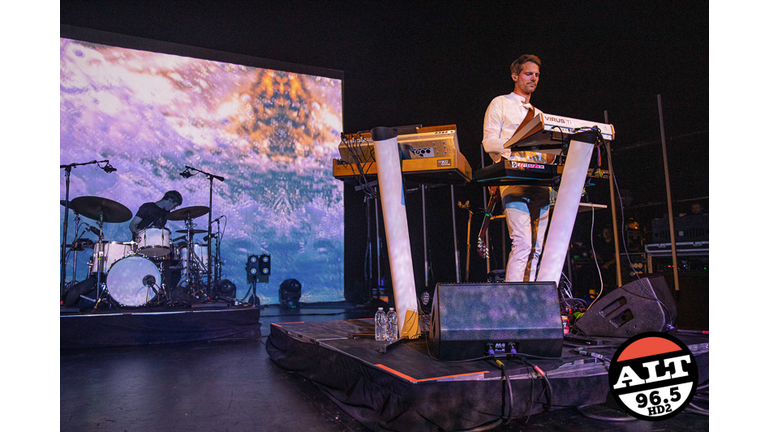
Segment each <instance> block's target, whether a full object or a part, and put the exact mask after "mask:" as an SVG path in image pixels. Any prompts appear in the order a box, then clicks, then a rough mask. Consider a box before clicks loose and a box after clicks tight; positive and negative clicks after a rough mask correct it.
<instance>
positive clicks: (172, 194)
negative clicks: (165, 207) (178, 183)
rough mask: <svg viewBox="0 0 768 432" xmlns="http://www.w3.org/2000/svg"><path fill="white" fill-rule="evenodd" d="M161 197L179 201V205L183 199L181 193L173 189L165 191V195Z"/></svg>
mask: <svg viewBox="0 0 768 432" xmlns="http://www.w3.org/2000/svg"><path fill="white" fill-rule="evenodd" d="M163 199H164V200H173V201H175V202H177V203H179V205H181V203H182V201H183V200H182V199H181V194H180V193H179V192H177V191H175V190H172V191H168V192H166V193H165V195H163Z"/></svg>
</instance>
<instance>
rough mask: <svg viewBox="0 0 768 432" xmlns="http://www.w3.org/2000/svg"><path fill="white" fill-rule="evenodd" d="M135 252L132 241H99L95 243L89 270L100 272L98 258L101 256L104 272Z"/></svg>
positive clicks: (92, 272) (93, 272)
mask: <svg viewBox="0 0 768 432" xmlns="http://www.w3.org/2000/svg"><path fill="white" fill-rule="evenodd" d="M132 252H133V249H132V248H131V243H123V242H100V243H99V242H97V243H94V244H93V256H92V257H91V262H89V263H88V272H89V273H91V274H95V273H97V272H98V258H99V257H101V262H102V264H101V269H102V271H101V272H102V273H106V272H107V270H109V268H110V267H112V264H114V263H115V262H117V261H118V260H120V259H121V258H124V257H127V256H128V255H130V254H131V253H132Z"/></svg>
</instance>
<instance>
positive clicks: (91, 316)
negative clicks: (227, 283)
mask: <svg viewBox="0 0 768 432" xmlns="http://www.w3.org/2000/svg"><path fill="white" fill-rule="evenodd" d="M259 316H260V309H259V307H256V306H250V305H245V306H229V305H228V304H227V303H201V304H198V305H193V306H191V307H188V308H185V309H164V308H160V307H157V308H149V307H140V308H123V309H116V310H105V311H101V310H97V311H88V310H85V312H81V310H79V309H62V312H61V315H60V319H59V324H60V332H61V339H60V343H61V349H73V348H101V347H115V346H130V345H152V344H164V343H179V342H199V341H213V340H227V339H255V340H260V339H261V324H260V322H259Z"/></svg>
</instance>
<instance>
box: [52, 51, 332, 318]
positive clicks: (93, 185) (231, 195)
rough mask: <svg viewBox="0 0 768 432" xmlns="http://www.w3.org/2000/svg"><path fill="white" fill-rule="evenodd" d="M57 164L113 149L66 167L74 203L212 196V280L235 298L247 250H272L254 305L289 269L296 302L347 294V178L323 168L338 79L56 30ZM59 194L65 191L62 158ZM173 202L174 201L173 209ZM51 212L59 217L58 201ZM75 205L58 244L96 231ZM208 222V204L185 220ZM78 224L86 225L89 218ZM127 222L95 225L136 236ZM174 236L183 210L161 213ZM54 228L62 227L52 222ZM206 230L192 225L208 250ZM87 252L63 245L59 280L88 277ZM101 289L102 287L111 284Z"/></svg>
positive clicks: (328, 160) (269, 297)
mask: <svg viewBox="0 0 768 432" xmlns="http://www.w3.org/2000/svg"><path fill="white" fill-rule="evenodd" d="M60 53H61V59H60V60H61V83H60V84H61V100H60V103H61V115H60V138H61V144H60V161H61V164H62V165H67V164H72V163H85V162H89V161H94V160H97V161H98V160H108V161H109V164H110V165H111V166H112V167H114V168H116V169H117V171H115V172H111V173H107V172H105V171H104V170H103V169H100V167H103V166H104V165H105V164H104V163H100V164H92V165H83V166H77V167H75V168H73V169H72V170H71V176H70V182H69V197H70V201H71V200H73V199H75V198H77V197H82V196H91V197H102V198H106V199H109V200H113V201H116V202H118V203H120V204H122V205H124V206H125V207H127V208H128V209H129V210H130V211H131V212H132V213H133V214H134V215H135V213H136V211H137V210H138V208H139V206H141V204H142V203H145V202H155V201H158V200H160V199H161V198H162V196H163V194H164V193H165V192H166V191H169V190H177V191H179V192H180V193H181V194H182V196H183V200H184V202H183V204H182V205H181V206H180V207H178V208H186V207H191V206H206V207H207V206H209V194H210V193H211V181H210V179H209V177H207V176H206V175H204V174H200V173H199V172H196V171H194V170H193V171H192V173H193V174H195V175H193V176H192V177H189V178H184V177H183V176H181V175H180V173H182V172H183V171H184V170H185V167H187V166H190V167H193V168H195V169H197V170H200V171H203V172H205V173H212V174H215V175H216V176H219V177H221V178H223V179H224V181H219V180H213V182H212V184H213V186H212V197H213V198H212V212H211V217H212V218H213V219H215V222H214V223H213V224H212V227H213V232H214V233H217V236H218V238H219V240H220V248H218V251H217V250H216V247H215V242H214V243H212V245H214V246H213V249H214V251H213V252H214V256H216V253H217V252H218V253H219V255H220V257H221V261H220V262H221V264H222V266H221V279H226V280H229V281H231V282H233V283H234V284H235V286H236V287H237V291H236V292H237V296H238V297H240V296H244V295H245V294H246V292H247V291H248V288H249V286H250V284H249V283H248V281H247V279H246V269H245V267H246V260H247V258H248V256H249V255H261V254H269V255H270V257H271V271H272V274H271V276H270V278H269V282H268V283H259V284H257V285H256V293H257V295H258V296H259V299H260V301H261V303H262V304H275V303H277V302H278V287H279V285H280V283H281V282H282V281H284V280H286V279H297V280H298V281H299V282H300V283H301V284H302V296H301V301H302V302H324V301H339V300H343V292H344V280H343V279H344V267H343V266H344V262H343V256H344V205H343V204H344V203H343V183H341V182H339V181H338V180H336V179H334V178H333V176H332V159H333V158H334V157H338V142H339V136H340V133H341V131H342V130H343V126H342V79H341V74H340V73H339V74H338V76H335V77H330V76H320V75H312V74H307V73H299V72H296V71H284V70H277V69H269V68H263V67H258V66H254V65H248V64H238V63H228V62H222V61H218V60H216V61H214V60H208V59H204V58H196V57H190V56H183V55H176V54H169V53H162V52H153V51H146V50H138V49H130V48H124V47H119V46H111V45H104V44H100V43H94V42H93V41H89V42H84V41H80V40H76V39H70V38H64V37H62V38H61V51H60ZM60 178H61V184H60V196H61V199H62V200H63V199H64V197H65V193H66V184H65V183H66V182H65V173H64V170H63V169H62V172H61V176H60ZM178 208H177V209H178ZM60 214H61V216H60V223H61V224H62V225H63V219H64V206H63V205H62V207H61V212H60ZM76 222H77V221H76V219H75V215H74V214H72V213H70V217H69V223H68V230H67V231H68V232H67V242H68V243H71V242H72V240H73V239H75V238H89V239H92V240H93V241H96V240H97V236H96V235H95V234H94V233H93V232H91V231H89V230H88V226H92V227H97V222H96V221H95V220H92V219H88V218H85V217H82V216H81V217H80V220H79V225H76ZM192 222H193V224H194V229H195V230H197V231H204V230H207V224H208V215H205V216H200V217H196V218H194V219H193V220H192ZM86 224H87V225H86ZM128 224H129V222H122V223H104V224H103V230H104V231H103V233H104V241H110V242H127V241H130V240H131V232H130V231H129V229H128ZM166 227H167V228H168V229H169V230H170V232H171V233H172V237H173V238H174V241H178V239H179V238H180V237H182V236H184V235H185V234H184V233H182V232H181V231H183V230H184V229H186V228H187V227H185V224H184V222H183V221H175V220H169V221H168V223H167V225H166ZM60 233H63V230H62V229H61V227H60ZM205 237H206V234H200V233H198V234H194V238H195V241H194V243H196V244H199V245H200V246H199V247H200V249H199V251H205V250H206V249H207V247H206V246H205V244H206V239H205ZM92 253H93V249H87V248H86V249H83V250H82V251H79V252H70V253H68V254H67V267H66V281H68V282H71V281H77V280H82V279H84V278H85V277H87V275H88V272H89V270H88V261H89V260H90V258H91V255H92ZM107 288H108V287H107Z"/></svg>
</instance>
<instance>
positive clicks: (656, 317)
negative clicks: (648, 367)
mask: <svg viewBox="0 0 768 432" xmlns="http://www.w3.org/2000/svg"><path fill="white" fill-rule="evenodd" d="M676 320H677V307H676V306H675V301H674V299H673V298H672V293H671V292H670V291H669V287H668V286H667V283H666V281H665V280H664V277H663V276H654V277H650V278H642V279H639V280H635V281H632V282H630V283H628V284H626V285H622V286H620V287H619V288H616V289H615V290H613V291H611V292H610V293H608V294H607V295H606V296H605V297H602V298H600V299H598V300H597V301H596V302H595V303H594V304H593V305H592V306H591V307H590V308H589V310H587V312H585V313H584V315H583V316H582V317H581V318H579V319H578V320H577V321H576V322H575V323H574V327H575V328H576V330H578V331H580V332H582V333H584V334H586V335H587V336H606V337H622V338H628V337H632V336H635V335H638V334H640V333H645V332H666V331H669V330H670V329H671V328H673V327H674V325H675V321H676Z"/></svg>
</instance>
